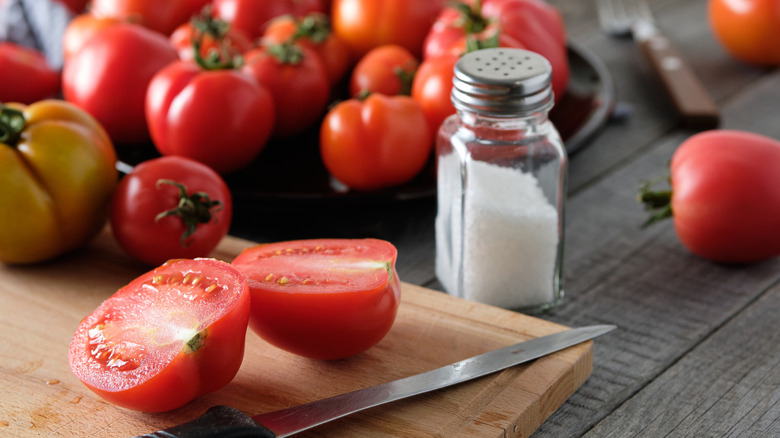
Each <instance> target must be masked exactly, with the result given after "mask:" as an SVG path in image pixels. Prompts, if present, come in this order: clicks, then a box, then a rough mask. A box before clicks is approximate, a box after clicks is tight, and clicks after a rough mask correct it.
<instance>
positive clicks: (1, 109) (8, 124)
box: [0, 105, 27, 146]
mask: <svg viewBox="0 0 780 438" xmlns="http://www.w3.org/2000/svg"><path fill="white" fill-rule="evenodd" d="M25 126H27V120H26V119H25V118H24V113H22V112H21V111H19V110H17V109H14V108H9V107H7V106H5V105H0V143H5V144H8V145H14V146H15V145H16V144H17V143H18V142H19V138H20V137H21V136H22V131H24V127H25Z"/></svg>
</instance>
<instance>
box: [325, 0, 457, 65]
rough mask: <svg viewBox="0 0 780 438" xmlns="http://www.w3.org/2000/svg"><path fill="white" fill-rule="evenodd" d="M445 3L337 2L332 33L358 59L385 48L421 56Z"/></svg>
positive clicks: (409, 0) (434, 0) (402, 0)
mask: <svg viewBox="0 0 780 438" xmlns="http://www.w3.org/2000/svg"><path fill="white" fill-rule="evenodd" d="M444 4H445V0H384V1H376V0H334V1H333V5H332V7H331V19H332V20H333V30H334V32H335V33H336V35H338V36H339V37H341V38H342V39H343V40H344V41H345V42H346V43H347V45H348V46H349V47H350V49H351V51H352V55H353V57H354V58H355V59H358V58H360V57H362V56H363V55H364V54H366V53H367V52H368V51H369V50H371V49H373V48H374V47H378V46H381V45H384V44H398V45H400V46H403V47H405V48H406V49H407V50H409V51H410V52H412V54H414V56H416V57H420V56H422V45H423V41H424V40H425V36H426V34H427V33H428V29H430V27H431V25H432V24H433V22H434V21H435V20H436V16H437V15H438V14H439V11H441V10H442V8H443V7H444Z"/></svg>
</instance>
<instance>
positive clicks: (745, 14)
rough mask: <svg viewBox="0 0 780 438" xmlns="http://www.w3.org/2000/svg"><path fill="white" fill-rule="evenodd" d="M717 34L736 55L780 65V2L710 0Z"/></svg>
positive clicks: (750, 60)
mask: <svg viewBox="0 0 780 438" xmlns="http://www.w3.org/2000/svg"><path fill="white" fill-rule="evenodd" d="M707 12H708V18H709V23H710V27H711V28H712V31H713V33H714V34H715V36H716V37H717V38H718V41H720V43H721V44H722V45H723V47H724V48H725V49H726V50H727V51H728V52H729V53H730V54H731V55H732V56H734V57H735V58H737V59H739V60H741V61H743V62H746V63H749V64H755V65H765V66H774V65H780V45H778V41H780V2H778V1H777V0H739V1H735V0H710V1H709V3H708V10H707Z"/></svg>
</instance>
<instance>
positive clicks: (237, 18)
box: [213, 0, 326, 39]
mask: <svg viewBox="0 0 780 438" xmlns="http://www.w3.org/2000/svg"><path fill="white" fill-rule="evenodd" d="M213 5H214V13H215V14H216V15H217V17H219V18H221V19H223V20H225V21H227V22H228V23H230V24H231V25H232V26H233V27H234V28H236V29H240V30H242V31H244V32H245V33H246V34H247V35H249V37H250V38H252V39H255V38H259V37H260V36H262V34H263V32H264V31H265V28H266V26H267V25H268V22H269V21H271V20H272V19H274V18H276V17H280V16H282V15H292V16H294V17H303V16H306V15H308V14H310V13H312V12H320V13H325V12H326V9H325V4H324V3H323V1H322V0H262V1H258V0H213Z"/></svg>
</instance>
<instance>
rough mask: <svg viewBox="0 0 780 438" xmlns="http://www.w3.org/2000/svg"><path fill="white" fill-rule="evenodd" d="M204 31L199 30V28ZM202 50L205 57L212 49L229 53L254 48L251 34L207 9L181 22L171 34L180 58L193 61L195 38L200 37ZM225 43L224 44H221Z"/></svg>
mask: <svg viewBox="0 0 780 438" xmlns="http://www.w3.org/2000/svg"><path fill="white" fill-rule="evenodd" d="M196 27H197V28H198V29H201V30H202V31H199V30H198V29H196ZM201 35H202V39H201V40H200V52H201V56H203V57H204V58H205V57H207V56H209V53H211V52H212V51H215V50H216V51H219V50H224V49H226V50H228V52H229V55H231V56H232V55H236V54H242V53H244V52H246V51H248V50H249V49H251V48H252V41H251V40H250V38H249V36H248V35H247V34H246V33H244V32H243V31H241V30H238V29H233V28H232V27H230V25H228V24H227V23H225V22H224V21H222V20H220V19H218V18H216V17H213V16H211V15H210V14H209V13H208V12H207V11H206V12H204V13H203V14H201V15H200V16H198V17H194V18H193V19H192V20H190V21H188V22H187V23H183V24H181V25H180V26H179V27H177V28H176V30H175V31H173V33H172V34H171V36H170V40H171V44H173V47H175V48H176V51H177V52H179V59H182V60H184V61H192V60H194V59H195V56H194V54H193V50H194V49H193V39H194V38H199V37H201ZM222 43H224V45H221V44H222Z"/></svg>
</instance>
